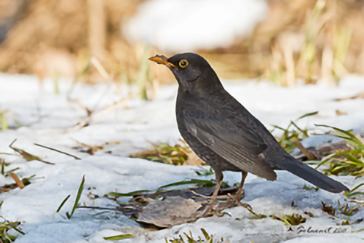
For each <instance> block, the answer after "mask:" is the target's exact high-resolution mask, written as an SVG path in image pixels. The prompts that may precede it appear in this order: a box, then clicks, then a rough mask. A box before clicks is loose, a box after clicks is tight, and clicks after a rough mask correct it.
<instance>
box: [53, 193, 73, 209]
mask: <svg viewBox="0 0 364 243" xmlns="http://www.w3.org/2000/svg"><path fill="white" fill-rule="evenodd" d="M70 196H71V195H68V196H67V197H66V198H65V199H64V200H63V201H62V203H61V205H59V207H58V209H57V211H56V212H57V213H58V212H59V211H60V210H61V208H62V207H63V205H64V204H65V203H66V202H67V200H68V199H69V198H70Z"/></svg>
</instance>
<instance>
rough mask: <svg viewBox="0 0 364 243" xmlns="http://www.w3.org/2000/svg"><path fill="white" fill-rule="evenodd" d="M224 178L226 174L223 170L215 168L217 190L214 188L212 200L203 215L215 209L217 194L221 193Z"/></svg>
mask: <svg viewBox="0 0 364 243" xmlns="http://www.w3.org/2000/svg"><path fill="white" fill-rule="evenodd" d="M223 178H224V175H223V174H222V172H221V171H219V170H215V180H216V186H215V190H214V193H213V194H212V197H211V201H210V203H209V205H208V206H207V209H206V211H205V213H204V214H203V216H206V215H209V214H211V213H212V212H213V211H214V210H213V208H214V204H215V200H216V197H217V194H218V193H219V190H220V186H221V183H222V179H223Z"/></svg>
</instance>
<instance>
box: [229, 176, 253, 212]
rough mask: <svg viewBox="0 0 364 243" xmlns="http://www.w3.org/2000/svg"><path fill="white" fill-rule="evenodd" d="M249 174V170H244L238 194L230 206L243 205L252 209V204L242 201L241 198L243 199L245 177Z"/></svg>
mask: <svg viewBox="0 0 364 243" xmlns="http://www.w3.org/2000/svg"><path fill="white" fill-rule="evenodd" d="M247 175H248V172H245V171H243V172H242V175H241V182H240V185H239V189H238V195H237V196H236V197H235V200H234V201H233V203H231V204H230V205H229V207H232V206H234V205H239V206H242V207H244V208H250V209H251V206H250V205H249V204H246V203H241V202H240V200H241V199H242V198H241V194H242V192H243V186H244V182H245V178H246V177H247ZM244 197H245V195H244ZM244 197H243V198H244Z"/></svg>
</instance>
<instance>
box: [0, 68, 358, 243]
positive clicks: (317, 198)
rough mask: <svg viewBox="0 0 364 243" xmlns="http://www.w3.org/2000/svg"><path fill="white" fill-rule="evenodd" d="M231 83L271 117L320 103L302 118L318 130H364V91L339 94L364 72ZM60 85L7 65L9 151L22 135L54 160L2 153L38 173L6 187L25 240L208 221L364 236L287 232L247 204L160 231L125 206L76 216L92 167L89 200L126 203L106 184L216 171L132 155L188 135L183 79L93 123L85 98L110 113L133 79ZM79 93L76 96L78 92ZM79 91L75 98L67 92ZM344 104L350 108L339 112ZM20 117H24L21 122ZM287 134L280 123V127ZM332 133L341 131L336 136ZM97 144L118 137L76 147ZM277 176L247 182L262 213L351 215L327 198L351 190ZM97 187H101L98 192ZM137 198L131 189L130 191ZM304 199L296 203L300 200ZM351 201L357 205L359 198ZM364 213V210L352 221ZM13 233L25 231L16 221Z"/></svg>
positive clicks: (138, 234) (128, 185)
mask: <svg viewBox="0 0 364 243" xmlns="http://www.w3.org/2000/svg"><path fill="white" fill-rule="evenodd" d="M224 85H225V87H226V89H227V90H228V91H229V92H231V94H232V95H234V96H235V97H236V98H237V99H238V100H239V101H240V102H241V103H242V104H244V105H245V106H246V107H247V108H248V109H249V110H250V111H251V112H252V113H253V114H254V115H255V116H256V117H258V118H259V119H260V120H261V121H262V122H263V123H264V124H265V125H267V126H268V127H269V128H272V127H271V125H272V124H276V125H279V126H283V127H284V126H287V125H288V123H289V122H290V120H294V119H296V118H298V117H299V116H301V115H303V114H305V113H309V112H313V111H319V113H318V115H316V116H313V117H307V118H304V119H302V120H299V121H298V125H299V126H301V127H309V128H312V129H314V130H315V131H323V130H327V129H323V128H317V127H315V126H314V124H327V125H333V126H337V127H339V128H343V129H355V130H356V131H358V132H361V133H363V132H364V131H363V129H364V128H363V124H364V110H363V107H364V100H363V99H351V100H344V101H335V100H334V99H335V98H340V97H341V98H343V97H350V96H353V95H356V94H357V93H358V92H361V91H363V90H364V78H363V77H357V76H348V77H346V78H345V79H343V80H342V81H341V82H340V84H339V86H337V87H329V88H328V87H324V86H320V85H317V86H310V85H308V86H298V87H295V88H283V87H277V86H274V85H273V84H272V83H270V82H265V81H261V82H256V81H254V82H253V81H245V82H231V81H224ZM59 87H60V93H59V94H56V93H55V92H54V83H53V81H51V80H46V81H44V83H43V85H40V84H39V83H38V81H37V79H36V77H33V76H24V75H7V74H0V110H6V109H7V110H8V112H7V113H6V117H7V119H8V125H9V126H10V127H17V128H16V129H9V130H6V131H1V132H0V152H2V153H13V151H12V150H11V149H10V148H9V147H8V145H9V144H10V143H11V142H12V141H13V140H14V139H17V141H16V142H15V144H14V145H13V146H15V147H17V148H22V149H25V150H26V151H27V152H29V153H32V154H34V155H37V156H40V157H41V158H43V159H44V160H46V161H49V162H52V163H55V165H48V164H45V163H42V162H39V161H31V162H27V161H25V160H24V159H23V158H21V157H19V156H12V155H5V154H0V157H1V158H4V159H5V161H6V162H8V163H10V165H9V166H8V167H6V170H11V169H14V168H16V167H19V169H18V170H16V171H15V173H16V174H17V175H18V176H19V177H20V178H24V177H29V176H31V175H33V174H35V175H36V176H35V177H34V178H33V179H31V184H30V185H28V186H26V187H25V188H24V189H19V188H17V189H14V190H10V192H9V193H2V194H0V201H3V204H2V206H1V207H0V215H1V216H2V217H4V218H5V219H7V220H10V221H21V222H23V223H22V224H21V228H22V231H24V232H25V235H19V237H18V239H17V240H16V243H18V242H27V243H29V242H37V243H39V242H55V243H56V242H103V241H104V240H103V237H106V236H114V235H119V234H123V233H132V234H134V235H135V237H134V238H132V239H125V240H124V241H123V242H162V241H163V242H164V238H165V237H167V238H168V239H171V238H173V237H178V235H182V234H183V233H189V231H191V232H192V234H193V235H194V237H195V238H197V237H198V236H201V237H203V235H202V232H201V231H200V228H204V229H205V230H206V231H207V232H208V233H209V234H214V235H215V237H214V238H215V239H220V238H221V237H223V238H224V239H225V240H227V239H229V240H230V242H249V241H250V240H251V241H254V242H273V241H277V242H278V241H280V242H284V241H286V242H342V241H344V240H346V241H350V242H357V241H359V239H361V238H363V237H364V233H363V232H359V233H352V234H340V235H292V234H286V233H284V232H283V223H282V222H280V221H278V220H274V219H272V218H269V217H268V218H264V219H252V215H251V214H250V213H249V212H248V211H247V210H246V209H245V208H243V207H235V208H232V209H228V210H226V211H227V212H228V213H229V214H230V216H228V215H226V216H224V217H221V218H218V217H217V216H214V217H211V218H203V219H199V220H197V221H196V222H194V223H188V224H182V225H177V226H174V227H172V228H170V229H164V230H160V231H148V230H146V229H143V228H142V227H140V226H139V224H137V223H136V222H134V221H132V220H129V219H128V218H127V217H125V216H123V215H122V214H121V213H119V212H115V211H108V212H105V213H103V214H97V213H99V212H103V211H107V210H91V209H77V210H76V211H75V213H74V215H73V217H72V218H71V219H70V220H69V219H67V218H66V216H65V213H66V212H70V211H71V209H72V207H73V202H74V200H75V197H76V194H77V190H78V187H79V185H80V183H81V179H82V176H83V175H85V178H86V181H85V187H84V188H85V189H84V191H83V193H82V196H81V199H80V202H81V204H82V205H83V204H85V205H88V206H99V207H108V208H112V207H115V206H117V203H116V202H114V201H111V200H109V199H106V198H104V197H102V196H103V195H105V194H106V193H109V192H112V191H116V192H130V191H134V190H148V189H149V190H152V189H156V188H158V187H160V186H163V185H165V184H168V183H172V182H177V181H181V180H184V179H187V178H197V179H212V178H213V175H209V176H204V177H201V176H198V175H197V174H196V173H195V170H198V169H199V168H198V167H196V166H172V165H166V164H160V163H154V162H150V161H146V160H142V159H131V158H128V156H127V155H128V154H129V153H131V152H135V151H141V150H144V149H148V148H150V147H149V146H150V145H149V144H148V142H147V140H149V141H153V142H156V141H162V142H169V143H175V142H177V141H178V138H179V137H180V135H179V133H178V130H177V126H176V121H175V113H174V103H175V96H176V90H177V86H176V85H169V86H161V87H160V89H159V90H158V93H157V96H156V100H155V101H153V102H148V101H142V100H140V99H139V98H133V99H128V100H126V101H125V104H124V105H119V106H117V107H115V108H114V109H112V110H110V111H109V112H108V113H103V114H102V115H99V116H98V117H96V118H95V119H94V120H92V121H91V123H90V125H89V126H86V127H84V128H81V129H79V128H77V126H76V125H77V124H79V123H80V122H81V123H82V122H85V121H87V119H88V118H87V117H86V112H85V110H84V109H83V108H82V107H81V106H80V105H78V104H77V102H75V100H76V99H77V100H78V101H79V103H81V104H82V105H83V106H86V107H89V108H90V109H92V110H94V111H95V114H101V113H98V112H101V111H102V108H103V107H105V106H107V105H111V104H113V103H114V102H116V101H119V100H121V99H126V98H127V97H128V89H129V88H128V87H126V86H117V85H115V84H113V85H112V84H98V85H93V86H91V85H84V84H77V85H76V86H75V89H74V90H73V91H72V92H71V93H69V89H70V87H71V83H70V81H68V80H59ZM68 95H69V96H68ZM68 97H69V99H67V98H68ZM335 110H340V111H342V112H346V113H347V115H342V116H337V115H336V113H335ZM19 124H21V125H22V126H21V127H19ZM276 133H277V134H278V133H279V131H276ZM331 139H332V138H331ZM75 140H77V141H79V142H83V143H86V144H89V145H102V144H105V143H106V142H113V141H119V142H121V143H119V144H116V143H109V144H107V145H105V148H104V149H103V150H101V151H97V152H96V153H95V155H93V156H91V155H89V154H87V153H81V152H79V151H77V150H75V149H74V148H73V147H75V146H79V145H78V144H77V142H76V141H75ZM328 140H330V138H328V137H327V136H320V137H312V138H309V139H307V140H306V141H304V142H303V144H304V145H305V146H308V145H314V144H320V143H322V142H327V141H328ZM34 143H39V144H42V145H45V146H49V147H52V148H56V149H58V150H61V151H64V152H67V153H70V154H73V155H75V156H77V157H79V158H81V160H76V159H74V158H72V157H69V156H67V155H64V154H60V153H57V152H54V151H51V150H47V149H44V148H41V147H38V146H35V145H34ZM277 174H278V179H277V181H274V182H271V181H266V180H265V179H262V178H258V177H256V176H254V175H251V174H249V175H248V177H247V179H246V184H245V186H244V189H245V192H246V197H245V199H243V201H242V202H244V203H249V204H250V205H251V206H252V207H253V210H254V211H255V212H256V213H258V214H267V215H269V214H274V215H277V216H279V214H292V213H298V214H301V215H305V214H304V212H311V213H312V214H313V215H314V217H312V218H311V217H308V216H307V222H306V224H309V225H327V226H331V225H336V224H341V222H342V221H345V220H347V219H348V217H347V216H345V215H342V214H339V215H337V216H335V217H333V216H330V215H328V214H327V213H324V212H323V211H322V210H321V201H323V202H325V203H326V204H328V205H334V206H336V205H337V202H338V201H339V202H340V203H341V205H343V204H345V201H344V199H345V198H346V197H345V196H343V195H342V194H332V193H329V192H326V191H323V190H318V191H314V190H311V191H307V190H305V189H303V186H304V185H305V184H306V185H309V183H308V182H305V181H304V180H302V179H300V178H298V177H296V176H294V175H292V174H290V173H288V172H286V171H278V172H277ZM224 175H225V178H224V180H225V181H226V182H228V183H229V184H230V185H232V184H234V183H237V182H240V179H241V174H240V173H234V172H226V173H224ZM334 178H335V179H336V180H339V181H341V182H342V183H344V184H345V185H346V186H348V187H349V188H353V187H354V186H356V185H358V184H360V183H363V182H364V181H363V179H361V178H359V179H355V178H353V177H351V176H342V177H334ZM11 183H14V181H13V179H12V178H11V177H4V176H2V175H0V184H1V185H4V184H11ZM89 193H92V194H94V195H95V194H96V195H100V196H101V197H100V198H97V199H93V198H91V197H89V196H88V194H89ZM67 195H71V197H70V199H69V200H68V201H67V202H66V204H65V205H64V206H63V208H62V210H61V211H60V212H59V213H57V212H56V210H57V208H58V207H59V205H60V204H61V202H62V201H63V200H64V199H65V198H66V196H67ZM120 200H121V201H127V200H129V198H124V199H120ZM292 201H294V202H295V205H296V207H292V206H291V202H292ZM349 204H350V205H355V204H353V203H349ZM363 217H364V211H362V210H360V211H359V212H358V213H356V214H355V215H353V216H352V217H351V221H354V220H356V219H360V218H363ZM361 228H364V223H358V224H355V225H352V230H359V229H361ZM11 233H12V234H17V233H16V232H15V231H11Z"/></svg>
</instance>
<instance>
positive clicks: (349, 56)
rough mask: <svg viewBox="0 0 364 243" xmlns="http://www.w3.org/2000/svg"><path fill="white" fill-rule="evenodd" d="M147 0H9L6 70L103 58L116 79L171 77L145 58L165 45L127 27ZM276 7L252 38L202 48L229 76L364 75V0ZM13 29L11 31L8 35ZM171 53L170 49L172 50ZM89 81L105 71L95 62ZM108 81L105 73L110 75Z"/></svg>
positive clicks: (3, 48)
mask: <svg viewBox="0 0 364 243" xmlns="http://www.w3.org/2000/svg"><path fill="white" fill-rule="evenodd" d="M141 2H143V0H123V1H120V0H62V1H58V0H1V2H0V41H1V38H2V37H4V41H3V42H2V43H1V44H0V71H1V72H8V73H31V74H34V73H35V74H37V75H38V76H39V78H40V79H42V78H43V77H45V76H51V77H54V76H69V77H75V76H76V75H77V74H79V73H80V72H81V70H82V68H83V67H84V66H85V64H86V63H87V62H88V61H89V60H90V57H91V56H95V57H96V58H97V60H98V61H99V62H100V63H101V64H102V66H103V67H104V68H105V70H106V71H107V73H109V74H110V75H111V77H112V79H113V80H124V81H127V82H132V81H137V80H139V79H141V77H143V78H142V79H150V80H151V79H153V77H155V76H156V72H157V71H158V72H159V73H158V79H159V80H162V81H167V80H169V79H171V75H170V74H169V73H168V72H167V71H168V70H164V69H163V70H162V69H160V68H159V69H157V68H155V67H154V66H156V65H154V66H152V67H151V68H152V75H151V74H148V75H144V74H141V73H142V72H148V73H149V70H150V68H149V66H148V64H145V62H144V61H143V60H144V59H145V58H146V57H147V56H148V55H153V54H155V52H156V51H157V50H155V49H153V50H152V49H151V48H149V49H148V47H145V46H142V45H140V44H131V43H128V42H127V41H126V40H125V38H124V37H123V35H122V26H123V24H124V23H126V22H127V21H128V19H130V17H131V16H132V15H133V14H134V13H135V12H136V10H137V8H138V5H139V4H140V3H141ZM268 3H269V5H270V12H269V14H268V16H267V18H266V20H265V21H263V22H262V23H260V24H259V25H258V26H257V28H256V29H255V31H254V33H253V34H252V36H250V37H249V38H247V37H245V38H239V39H236V41H235V44H233V45H232V46H229V47H224V48H217V49H214V50H200V51H199V53H201V54H203V55H204V56H206V58H208V59H209V61H210V62H211V63H212V65H213V66H214V68H215V69H216V71H217V72H218V73H219V75H220V76H222V77H223V78H242V77H245V78H257V77H258V78H268V79H270V80H273V81H275V82H276V83H278V84H280V85H285V86H293V85H295V82H296V79H297V78H300V79H303V80H304V82H305V83H316V81H317V80H318V79H319V78H322V79H323V80H325V82H327V83H328V84H332V83H334V82H335V81H337V80H339V78H340V77H342V76H343V75H345V74H346V73H357V74H364V32H363V31H361V27H362V25H363V23H364V14H363V9H364V1H362V0H295V1H290V0H268ZM4 30H5V32H4ZM4 33H6V35H5V34H4ZM167 54H168V53H167ZM90 67H91V68H89V69H88V70H87V75H84V76H83V79H84V80H86V81H89V82H94V81H95V80H98V79H100V74H99V73H100V72H99V71H97V70H96V68H94V67H92V65H91V66H90ZM104 78H105V77H104Z"/></svg>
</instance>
